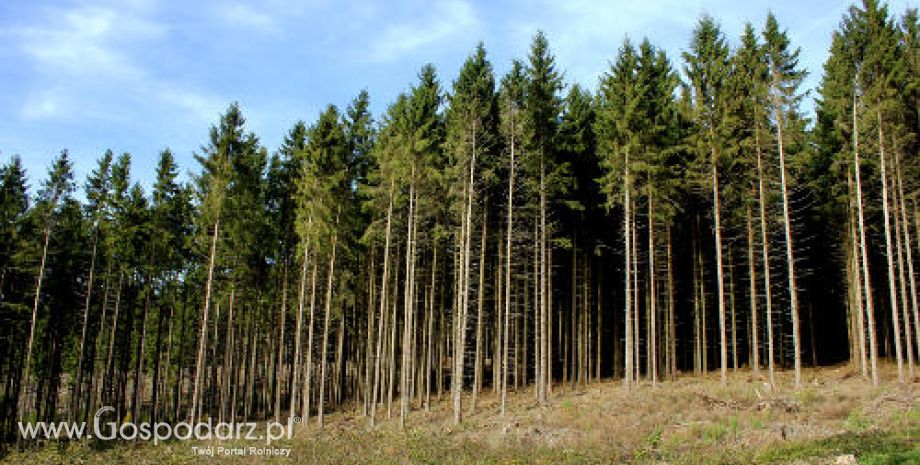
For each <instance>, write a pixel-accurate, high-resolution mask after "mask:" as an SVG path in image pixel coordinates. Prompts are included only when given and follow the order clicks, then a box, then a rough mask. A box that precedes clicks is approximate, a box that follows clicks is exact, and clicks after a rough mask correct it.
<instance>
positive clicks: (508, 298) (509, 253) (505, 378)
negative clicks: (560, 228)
mask: <svg viewBox="0 0 920 465" xmlns="http://www.w3.org/2000/svg"><path fill="white" fill-rule="evenodd" d="M512 118H513V117H512ZM513 121H514V120H513V119H512V128H513ZM512 132H513V131H512ZM514 148H515V147H514V135H513V134H512V136H511V162H510V164H511V166H510V171H511V172H510V174H509V175H508V224H507V230H506V231H505V234H506V238H505V305H504V307H505V308H504V313H505V314H504V325H502V326H503V328H502V330H503V334H502V380H501V383H502V405H501V414H502V415H505V412H506V409H507V407H506V403H507V397H508V325H509V320H510V318H511V286H512V282H511V258H512V255H513V253H514V252H513V247H512V242H511V238H512V234H513V232H514V169H515V163H514ZM515 354H517V352H515ZM515 379H517V378H516V377H515ZM515 384H516V382H515Z"/></svg>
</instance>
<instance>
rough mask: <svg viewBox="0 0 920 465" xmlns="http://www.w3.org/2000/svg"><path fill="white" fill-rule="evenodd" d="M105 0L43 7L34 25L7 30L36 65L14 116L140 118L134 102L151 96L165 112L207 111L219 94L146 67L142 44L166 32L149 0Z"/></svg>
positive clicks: (189, 115) (198, 114) (207, 114)
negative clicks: (112, 0) (115, 0)
mask: <svg viewBox="0 0 920 465" xmlns="http://www.w3.org/2000/svg"><path fill="white" fill-rule="evenodd" d="M106 1H108V0H99V1H96V2H94V3H84V4H78V5H77V6H74V7H72V8H69V9H68V8H60V9H47V10H44V11H43V13H44V14H43V15H42V16H41V17H40V18H38V20H37V21H34V22H33V25H31V26H29V27H27V28H23V29H18V30H14V31H11V32H12V33H13V37H15V38H17V39H18V40H19V46H20V48H21V50H22V51H23V52H24V54H25V56H26V57H27V58H28V59H30V61H31V62H32V63H33V64H34V66H35V73H34V78H33V79H32V84H31V88H26V89H25V90H24V92H23V98H22V103H21V107H20V109H19V116H20V117H21V118H22V119H24V120H42V119H65V120H66V119H81V118H82V119H91V120H97V121H98V120H106V121H117V120H126V119H130V118H138V117H139V116H138V115H137V114H136V113H135V112H134V111H133V110H132V109H136V108H138V107H139V105H142V104H145V103H150V102H152V103H154V104H157V105H159V106H160V109H159V110H157V111H162V113H163V114H175V115H176V116H177V117H179V118H183V119H188V120H189V121H195V122H196V123H198V122H201V121H207V120H209V119H211V118H213V115H215V114H216V113H217V111H218V109H219V108H220V105H219V104H218V103H217V102H218V101H219V100H220V99H218V98H217V97H214V96H212V95H209V94H206V93H202V92H198V91H196V90H194V89H192V88H189V87H188V86H184V85H182V84H181V83H179V82H175V81H173V80H170V79H164V78H162V77H159V76H157V72H156V71H157V70H156V69H151V68H149V66H151V65H150V64H149V63H150V58H149V56H145V53H146V51H148V50H153V49H155V48H156V47H158V46H159V45H162V43H163V41H164V39H166V38H167V32H168V28H167V27H166V26H164V25H162V24H161V23H159V22H157V21H156V20H155V19H154V17H155V16H154V14H155V13H156V11H155V5H154V4H153V3H152V2H151V1H149V0H133V1H132V2H129V3H124V4H120V6H114V5H113V6H109V5H107V4H105V2H106Z"/></svg>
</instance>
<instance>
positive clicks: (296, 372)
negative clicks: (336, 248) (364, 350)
mask: <svg viewBox="0 0 920 465" xmlns="http://www.w3.org/2000/svg"><path fill="white" fill-rule="evenodd" d="M312 226H313V217H312V215H311V216H310V220H309V221H308V226H307V229H308V230H310V229H312ZM309 262H310V244H309V240H306V241H304V243H303V260H302V262H301V264H300V290H299V292H298V295H297V323H296V324H295V325H294V328H295V329H294V359H293V360H292V361H291V372H292V375H291V407H290V413H289V414H288V415H290V416H291V417H293V416H294V415H295V414H296V412H297V386H298V383H299V381H300V359H301V352H300V348H301V347H303V346H302V344H301V339H302V338H303V308H304V302H305V301H306V292H307V267H308V264H309ZM310 324H311V325H312V324H313V322H312V320H311V322H310ZM304 402H306V399H304ZM308 413H309V412H308Z"/></svg>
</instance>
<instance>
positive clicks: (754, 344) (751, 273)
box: [747, 205, 760, 376]
mask: <svg viewBox="0 0 920 465" xmlns="http://www.w3.org/2000/svg"><path fill="white" fill-rule="evenodd" d="M751 216H752V215H751V206H750V205H748V207H747V242H748V284H749V285H750V297H751V336H750V339H751V356H750V357H749V358H750V361H751V362H750V363H751V369H752V370H753V372H754V376H759V375H760V344H759V333H758V330H757V323H758V321H757V269H756V267H755V265H754V260H755V259H754V227H753V225H752V223H753V221H752V219H751Z"/></svg>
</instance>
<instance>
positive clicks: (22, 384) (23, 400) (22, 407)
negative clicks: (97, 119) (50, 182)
mask: <svg viewBox="0 0 920 465" xmlns="http://www.w3.org/2000/svg"><path fill="white" fill-rule="evenodd" d="M53 208H54V205H52V211H51V214H54V211H53ZM48 221H49V224H48V226H46V227H45V237H44V240H42V259H41V262H40V264H39V265H38V278H36V279H35V298H34V300H33V301H32V318H31V320H30V322H29V342H28V343H26V360H25V362H24V363H23V365H22V377H21V378H20V381H19V419H20V421H22V420H23V419H24V418H25V413H26V408H27V407H28V406H27V404H28V398H29V368H30V367H31V365H32V345H33V344H34V342H35V322H36V320H37V317H38V304H39V302H41V293H42V281H43V280H44V278H45V263H46V261H47V259H48V244H49V243H50V242H51V224H50V221H51V220H50V219H49V220H48Z"/></svg>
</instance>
